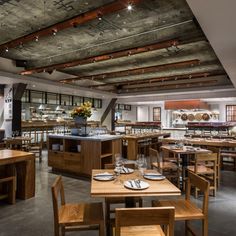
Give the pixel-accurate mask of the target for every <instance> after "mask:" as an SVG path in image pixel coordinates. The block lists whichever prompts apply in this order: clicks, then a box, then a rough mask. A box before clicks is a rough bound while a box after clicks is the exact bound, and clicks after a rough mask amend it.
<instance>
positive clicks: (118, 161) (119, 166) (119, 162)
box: [115, 153, 124, 184]
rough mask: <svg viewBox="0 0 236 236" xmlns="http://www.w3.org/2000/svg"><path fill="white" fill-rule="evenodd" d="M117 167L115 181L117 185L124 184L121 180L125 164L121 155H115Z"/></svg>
mask: <svg viewBox="0 0 236 236" xmlns="http://www.w3.org/2000/svg"><path fill="white" fill-rule="evenodd" d="M115 166H116V179H115V183H118V184H122V181H121V179H120V173H121V171H122V168H123V166H124V163H123V161H122V158H121V155H120V154H119V153H117V154H115Z"/></svg>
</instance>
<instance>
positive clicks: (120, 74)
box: [60, 59, 200, 83]
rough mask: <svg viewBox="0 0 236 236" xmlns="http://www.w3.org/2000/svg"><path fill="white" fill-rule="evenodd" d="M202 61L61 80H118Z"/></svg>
mask: <svg viewBox="0 0 236 236" xmlns="http://www.w3.org/2000/svg"><path fill="white" fill-rule="evenodd" d="M199 63H200V61H199V60H198V59H195V60H188V61H180V62H174V63H169V64H162V65H157V66H149V67H142V68H137V69H130V70H123V71H116V72H110V73H104V74H97V75H90V76H84V77H77V78H73V79H71V78H70V79H63V80H60V82H62V83H66V82H69V83H70V82H74V81H76V80H85V79H88V80H103V79H108V78H117V77H125V76H131V75H139V74H146V73H152V72H157V71H161V70H164V69H171V68H183V67H186V66H195V65H199Z"/></svg>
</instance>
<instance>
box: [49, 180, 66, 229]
mask: <svg viewBox="0 0 236 236" xmlns="http://www.w3.org/2000/svg"><path fill="white" fill-rule="evenodd" d="M51 190H52V203H53V212H54V227H57V228H58V226H59V208H60V206H62V205H65V193H64V186H63V183H62V177H61V176H58V177H57V178H56V180H55V181H54V183H53V185H52V188H51ZM59 200H60V205H59Z"/></svg>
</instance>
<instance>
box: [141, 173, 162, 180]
mask: <svg viewBox="0 0 236 236" xmlns="http://www.w3.org/2000/svg"><path fill="white" fill-rule="evenodd" d="M143 177H144V178H145V179H149V180H163V179H165V178H166V177H165V176H164V175H161V174H157V173H146V174H144V175H143Z"/></svg>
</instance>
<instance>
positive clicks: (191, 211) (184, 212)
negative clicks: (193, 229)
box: [153, 199, 204, 220]
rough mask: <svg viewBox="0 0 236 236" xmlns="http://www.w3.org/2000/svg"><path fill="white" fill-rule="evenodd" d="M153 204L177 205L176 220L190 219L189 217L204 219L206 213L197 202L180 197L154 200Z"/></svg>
mask: <svg viewBox="0 0 236 236" xmlns="http://www.w3.org/2000/svg"><path fill="white" fill-rule="evenodd" d="M153 206H155V207H165V206H173V207H175V220H189V219H203V218H204V215H203V213H202V210H201V209H199V208H198V207H197V206H196V205H195V204H193V203H192V202H190V201H186V200H185V199H180V200H176V201H174V200H173V201H161V202H158V201H154V202H153Z"/></svg>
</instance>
